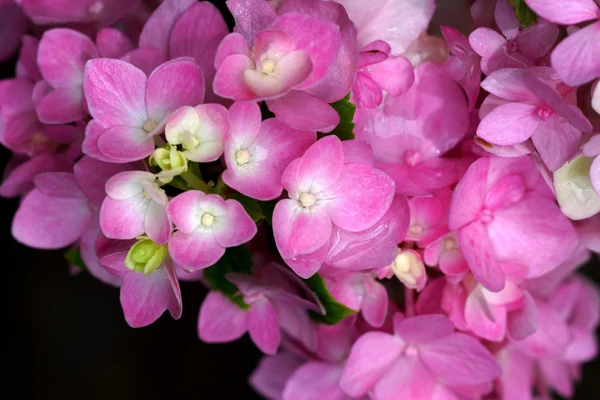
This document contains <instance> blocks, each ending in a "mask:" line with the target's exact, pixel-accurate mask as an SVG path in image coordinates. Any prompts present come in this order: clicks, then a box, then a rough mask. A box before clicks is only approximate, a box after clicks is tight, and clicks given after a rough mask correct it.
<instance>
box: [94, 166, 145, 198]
mask: <svg viewBox="0 0 600 400" xmlns="http://www.w3.org/2000/svg"><path fill="white" fill-rule="evenodd" d="M154 180H155V177H154V175H153V174H152V173H151V172H147V171H125V172H120V173H118V174H116V175H114V176H113V177H111V178H110V179H108V181H107V182H106V184H105V189H106V194H107V195H108V196H109V197H111V198H113V199H115V200H128V199H130V198H132V197H134V196H138V195H141V194H143V192H144V184H145V183H152V182H154Z"/></svg>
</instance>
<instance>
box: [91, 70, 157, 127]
mask: <svg viewBox="0 0 600 400" xmlns="http://www.w3.org/2000/svg"><path fill="white" fill-rule="evenodd" d="M145 90H146V74H145V73H144V72H143V71H141V70H139V69H138V68H136V67H134V66H133V65H131V64H129V63H127V62H125V61H121V60H114V59H108V58H101V59H96V60H90V61H89V62H88V63H87V64H86V67H85V72H84V74H83V92H84V94H85V98H86V100H87V104H88V109H89V111H90V114H91V115H92V117H94V119H97V120H98V122H99V123H101V124H102V125H104V126H106V127H112V126H115V125H126V126H137V127H141V126H142V125H143V124H144V122H145V121H146V120H147V119H148V116H147V114H146V108H145V103H144V98H145Z"/></svg>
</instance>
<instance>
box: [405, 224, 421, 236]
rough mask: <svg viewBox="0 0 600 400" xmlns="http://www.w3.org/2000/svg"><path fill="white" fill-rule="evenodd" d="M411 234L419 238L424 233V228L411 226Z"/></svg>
mask: <svg viewBox="0 0 600 400" xmlns="http://www.w3.org/2000/svg"><path fill="white" fill-rule="evenodd" d="M408 230H409V232H410V233H411V234H413V235H415V236H418V235H420V234H422V233H423V227H422V226H421V225H411V226H410V228H408Z"/></svg>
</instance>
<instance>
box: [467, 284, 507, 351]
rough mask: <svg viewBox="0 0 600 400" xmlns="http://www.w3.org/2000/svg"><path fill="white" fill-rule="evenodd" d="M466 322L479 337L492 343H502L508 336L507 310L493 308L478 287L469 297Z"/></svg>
mask: <svg viewBox="0 0 600 400" xmlns="http://www.w3.org/2000/svg"><path fill="white" fill-rule="evenodd" d="M464 313H465V322H466V323H467V326H468V327H469V329H470V330H471V331H473V333H474V334H476V335H477V336H479V337H481V338H483V339H486V340H490V341H492V342H501V341H502V340H504V337H505V335H506V309H505V308H504V307H492V306H490V304H489V303H488V302H487V300H486V299H485V297H484V296H483V293H482V291H481V287H480V286H479V285H478V286H477V287H476V288H475V289H474V290H473V291H472V292H471V293H470V294H469V296H468V297H467V303H466V304H465V310H464Z"/></svg>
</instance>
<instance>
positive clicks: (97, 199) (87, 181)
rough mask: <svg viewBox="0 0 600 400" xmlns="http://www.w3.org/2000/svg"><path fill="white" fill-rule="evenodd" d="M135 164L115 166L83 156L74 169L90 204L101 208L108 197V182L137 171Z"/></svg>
mask: <svg viewBox="0 0 600 400" xmlns="http://www.w3.org/2000/svg"><path fill="white" fill-rule="evenodd" d="M136 168H137V166H136V165H134V164H113V163H107V162H103V161H99V160H96V159H94V158H92V157H89V156H83V157H82V158H81V159H80V160H79V161H78V162H77V163H76V164H75V167H74V170H73V172H74V173H75V178H77V184H78V185H79V187H80V188H81V190H82V191H83V193H85V195H86V196H87V198H88V200H89V201H90V203H92V204H94V205H96V206H100V205H101V204H102V201H103V200H104V198H105V197H106V191H105V190H104V186H105V184H106V181H107V180H108V179H110V178H111V177H113V176H114V175H116V174H118V173H120V172H124V171H128V170H133V169H136Z"/></svg>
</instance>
